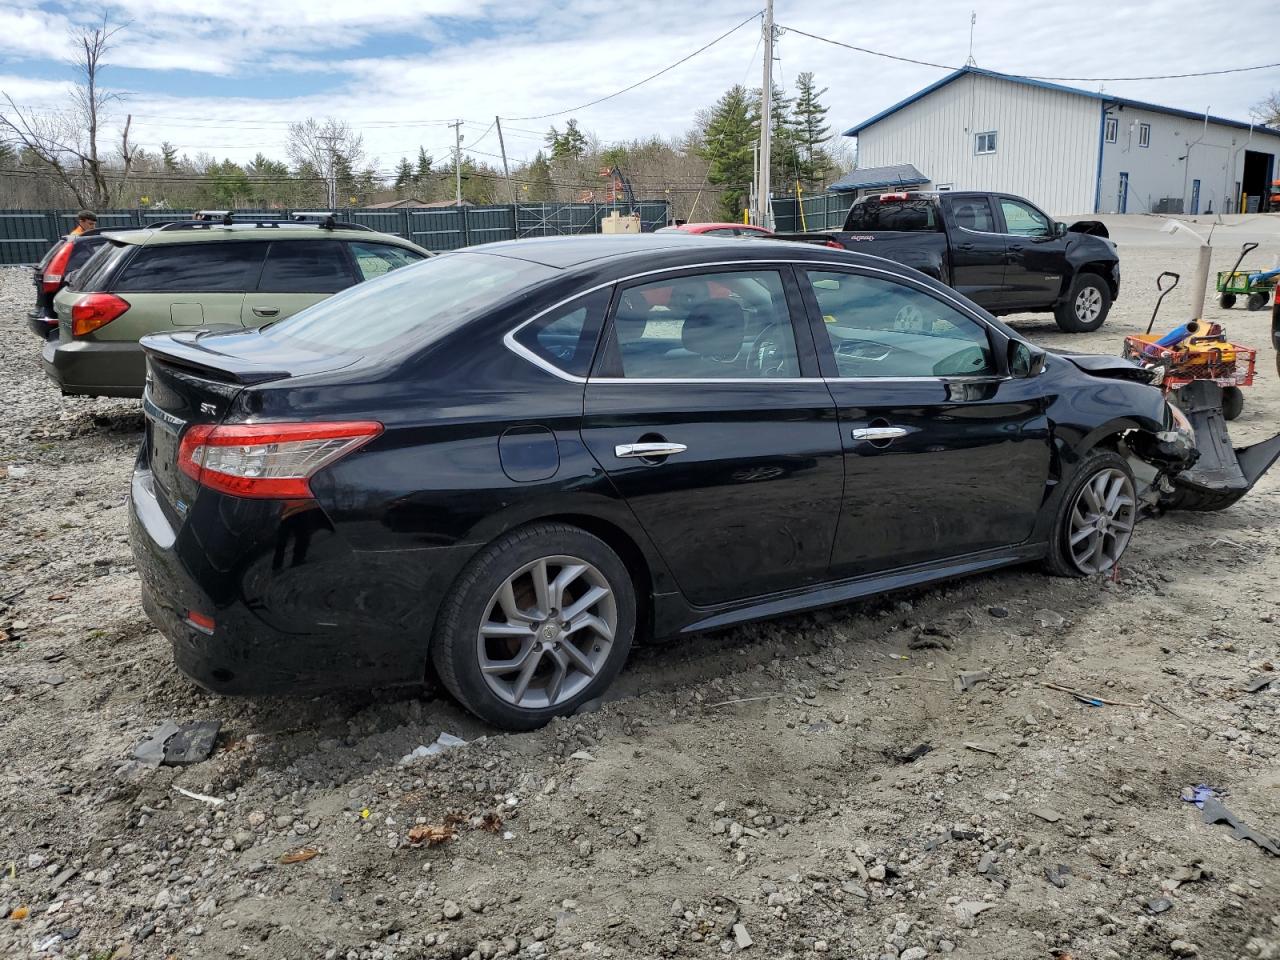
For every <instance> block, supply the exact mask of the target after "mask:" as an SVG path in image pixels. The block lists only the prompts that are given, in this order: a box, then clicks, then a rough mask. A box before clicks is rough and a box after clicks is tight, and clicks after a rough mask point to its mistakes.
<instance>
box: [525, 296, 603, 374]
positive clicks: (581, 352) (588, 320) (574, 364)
mask: <svg viewBox="0 0 1280 960" xmlns="http://www.w3.org/2000/svg"><path fill="white" fill-rule="evenodd" d="M612 293H613V290H612V288H610V287H605V288H604V289H602V290H597V291H595V292H594V293H588V294H586V295H584V296H581V297H578V298H577V299H575V300H571V301H570V302H569V303H566V304H563V305H561V306H559V307H556V308H555V309H554V310H550V311H548V312H547V313H544V314H543V315H542V316H540V317H538V318H537V319H535V320H533V321H531V322H529V323H527V324H525V325H524V326H523V327H521V328H520V329H519V330H517V331H516V333H515V337H514V339H515V341H516V343H518V344H520V345H521V346H522V347H524V348H525V349H526V350H528V351H529V352H530V353H531V354H533V355H534V356H535V357H537V358H539V359H540V360H542V361H543V362H544V363H548V364H550V365H551V366H553V367H555V368H556V369H557V370H562V371H564V372H565V373H568V374H570V375H572V376H575V377H585V376H586V375H587V373H588V372H589V371H590V370H591V358H592V356H593V355H594V354H595V349H596V338H597V337H598V336H599V334H600V324H601V322H602V321H603V320H604V315H605V312H606V311H607V310H608V309H609V297H610V296H611V295H612Z"/></svg>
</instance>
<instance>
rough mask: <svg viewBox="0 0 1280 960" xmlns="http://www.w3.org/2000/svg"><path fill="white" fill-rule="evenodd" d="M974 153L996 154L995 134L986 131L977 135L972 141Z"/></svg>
mask: <svg viewBox="0 0 1280 960" xmlns="http://www.w3.org/2000/svg"><path fill="white" fill-rule="evenodd" d="M974 152H975V153H995V152H996V132H995V131H994V130H988V131H987V132H986V133H979V134H978V135H977V136H976V137H975V140H974Z"/></svg>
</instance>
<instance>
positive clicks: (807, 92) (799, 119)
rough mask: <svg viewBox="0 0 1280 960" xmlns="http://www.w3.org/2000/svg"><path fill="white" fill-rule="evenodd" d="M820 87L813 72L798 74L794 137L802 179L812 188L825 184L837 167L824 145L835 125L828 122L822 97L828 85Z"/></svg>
mask: <svg viewBox="0 0 1280 960" xmlns="http://www.w3.org/2000/svg"><path fill="white" fill-rule="evenodd" d="M816 87H817V85H816V84H815V83H814V82H813V74H812V73H810V72H807V71H806V72H805V73H802V74H800V75H799V76H798V77H796V102H795V108H794V109H793V111H792V117H791V126H792V136H793V137H794V144H795V149H796V152H797V153H798V154H799V156H800V179H801V180H802V181H803V182H804V184H805V186H807V187H809V188H810V189H812V188H814V187H816V186H819V185H821V184H822V182H823V181H824V180H826V177H827V173H828V171H829V170H830V169H831V167H832V166H833V162H832V159H831V154H830V153H829V152H828V151H827V150H826V148H825V147H823V146H822V145H823V144H824V143H827V142H828V141H829V140H830V139H831V127H829V126H828V125H827V124H826V117H827V108H826V107H825V106H824V105H823V103H822V100H821V99H820V98H821V97H822V95H823V94H824V93H826V92H827V88H826V87H823V88H822V89H821V90H818V89H816Z"/></svg>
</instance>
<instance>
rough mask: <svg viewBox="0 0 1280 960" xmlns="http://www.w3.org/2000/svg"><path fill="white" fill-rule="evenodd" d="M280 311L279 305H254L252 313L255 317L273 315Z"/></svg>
mask: <svg viewBox="0 0 1280 960" xmlns="http://www.w3.org/2000/svg"><path fill="white" fill-rule="evenodd" d="M279 313H280V308H279V307H254V308H253V315H254V316H255V317H274V316H278V315H279Z"/></svg>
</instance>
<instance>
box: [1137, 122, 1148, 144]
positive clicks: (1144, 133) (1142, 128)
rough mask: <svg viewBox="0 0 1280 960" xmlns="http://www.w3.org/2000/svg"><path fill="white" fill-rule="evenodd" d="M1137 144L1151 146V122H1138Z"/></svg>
mask: <svg viewBox="0 0 1280 960" xmlns="http://www.w3.org/2000/svg"><path fill="white" fill-rule="evenodd" d="M1138 146H1140V147H1149V146H1151V124H1149V123H1140V124H1138Z"/></svg>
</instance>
